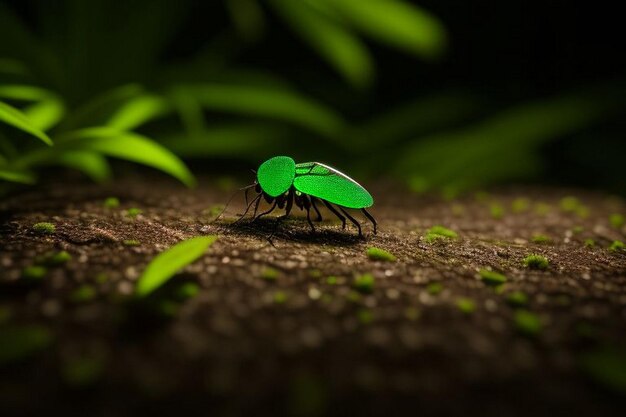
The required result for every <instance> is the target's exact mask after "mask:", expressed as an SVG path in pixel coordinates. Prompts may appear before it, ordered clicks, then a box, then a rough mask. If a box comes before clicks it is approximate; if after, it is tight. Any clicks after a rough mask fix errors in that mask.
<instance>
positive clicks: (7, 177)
mask: <svg viewBox="0 0 626 417" xmlns="http://www.w3.org/2000/svg"><path fill="white" fill-rule="evenodd" d="M0 180H2V181H9V182H17V183H20V184H34V183H35V182H37V179H36V178H35V176H34V175H33V174H31V173H30V172H26V171H18V170H13V169H9V168H0Z"/></svg>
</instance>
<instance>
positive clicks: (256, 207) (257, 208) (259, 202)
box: [252, 198, 261, 218]
mask: <svg viewBox="0 0 626 417" xmlns="http://www.w3.org/2000/svg"><path fill="white" fill-rule="evenodd" d="M259 204H261V199H260V198H259V199H258V200H257V201H256V204H255V205H254V213H252V218H254V217H255V216H256V213H257V211H258V210H259Z"/></svg>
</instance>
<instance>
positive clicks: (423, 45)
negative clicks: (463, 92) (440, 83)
mask: <svg viewBox="0 0 626 417" xmlns="http://www.w3.org/2000/svg"><path fill="white" fill-rule="evenodd" d="M323 1H324V2H325V3H327V5H328V6H329V7H331V8H333V9H335V10H336V11H337V12H338V13H339V14H340V15H341V16H342V17H343V18H345V19H346V20H347V21H348V22H349V23H350V24H352V25H353V26H355V27H356V28H357V29H359V30H360V31H362V32H364V33H366V34H368V35H369V36H371V37H373V38H376V39H378V40H380V41H382V42H385V43H387V44H390V45H393V46H396V47H399V48H402V49H404V50H407V51H410V52H413V53H415V54H417V55H419V56H422V57H425V58H433V57H437V56H439V55H440V54H441V53H442V52H443V51H444V49H445V46H446V37H447V36H446V31H445V29H444V26H443V25H442V23H441V22H440V21H439V19H437V18H436V17H434V16H433V15H431V14H430V13H428V12H426V11H425V10H423V9H421V8H420V7H418V6H416V5H413V4H410V3H409V2H407V1H401V0H367V1H363V0H323Z"/></svg>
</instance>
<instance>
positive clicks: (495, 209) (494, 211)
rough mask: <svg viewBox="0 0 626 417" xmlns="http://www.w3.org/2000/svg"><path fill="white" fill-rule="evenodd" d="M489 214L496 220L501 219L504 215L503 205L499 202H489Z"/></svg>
mask: <svg viewBox="0 0 626 417" xmlns="http://www.w3.org/2000/svg"><path fill="white" fill-rule="evenodd" d="M489 214H491V217H493V218H494V219H496V220H499V219H501V218H502V217H504V206H502V204H500V203H491V204H490V205H489Z"/></svg>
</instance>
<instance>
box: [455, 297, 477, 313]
mask: <svg viewBox="0 0 626 417" xmlns="http://www.w3.org/2000/svg"><path fill="white" fill-rule="evenodd" d="M456 306H457V308H458V309H459V310H461V311H462V312H463V313H464V314H471V313H473V312H474V311H476V303H475V302H474V301H473V300H472V299H470V298H459V299H457V300H456Z"/></svg>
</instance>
